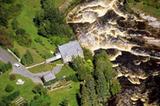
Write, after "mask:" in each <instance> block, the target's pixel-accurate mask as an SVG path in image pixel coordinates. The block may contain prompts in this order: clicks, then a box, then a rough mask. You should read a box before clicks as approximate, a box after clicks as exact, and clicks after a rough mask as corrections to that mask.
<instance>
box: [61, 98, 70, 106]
mask: <svg viewBox="0 0 160 106" xmlns="http://www.w3.org/2000/svg"><path fill="white" fill-rule="evenodd" d="M59 106H69V103H68V100H67V99H64V100H63V101H62V102H61V103H59Z"/></svg>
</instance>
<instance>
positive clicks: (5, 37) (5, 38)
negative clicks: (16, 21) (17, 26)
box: [0, 26, 13, 48]
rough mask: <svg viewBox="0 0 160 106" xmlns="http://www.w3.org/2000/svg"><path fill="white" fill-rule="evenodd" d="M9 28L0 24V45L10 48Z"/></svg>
mask: <svg viewBox="0 0 160 106" xmlns="http://www.w3.org/2000/svg"><path fill="white" fill-rule="evenodd" d="M9 32H10V31H9V30H8V29H7V28H5V27H1V26H0V45H1V46H4V47H9V48H11V47H12V46H13V42H12V41H13V39H12V38H11V37H10V34H9Z"/></svg>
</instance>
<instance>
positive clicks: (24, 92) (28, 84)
mask: <svg viewBox="0 0 160 106" xmlns="http://www.w3.org/2000/svg"><path fill="white" fill-rule="evenodd" d="M9 73H10V72H6V73H4V74H2V75H0V98H1V97H2V96H6V95H8V94H9V93H7V92H5V90H4V89H5V87H6V85H7V84H10V85H12V86H13V87H14V91H16V90H19V91H20V95H21V96H22V97H24V98H25V99H27V100H31V99H32V98H33V95H34V94H33V93H32V89H33V87H34V86H35V85H34V83H33V82H32V81H31V80H30V79H27V78H24V77H22V76H19V75H16V80H14V81H11V80H9ZM17 79H22V80H23V81H25V83H24V84H23V85H16V81H17ZM14 91H12V92H14Z"/></svg>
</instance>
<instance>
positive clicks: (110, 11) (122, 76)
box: [67, 0, 160, 106]
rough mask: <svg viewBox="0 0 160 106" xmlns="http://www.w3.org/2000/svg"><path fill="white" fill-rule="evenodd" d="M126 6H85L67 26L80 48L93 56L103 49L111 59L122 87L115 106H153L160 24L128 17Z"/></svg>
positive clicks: (98, 1) (104, 0) (100, 2)
mask: <svg viewBox="0 0 160 106" xmlns="http://www.w3.org/2000/svg"><path fill="white" fill-rule="evenodd" d="M125 3H126V2H125V0H124V1H123V0H95V1H90V2H84V3H82V4H79V5H78V6H76V7H75V8H74V9H73V10H72V11H71V12H70V13H69V14H68V16H67V22H68V23H69V24H71V25H72V26H73V29H74V31H75V33H76V36H77V38H78V40H79V42H80V43H81V45H82V46H84V47H86V48H88V49H90V50H91V51H93V52H94V51H96V50H99V49H105V50H106V51H107V53H108V54H109V55H110V60H111V61H112V62H113V67H114V68H115V70H116V71H117V72H118V75H117V78H119V80H120V82H121V84H122V87H123V90H122V92H121V93H120V94H118V95H117V96H116V97H115V102H116V103H115V105H117V106H135V105H137V106H139V104H143V105H146V106H147V105H150V106H152V105H153V106H154V105H157V104H158V103H159V100H158V98H157V97H155V98H152V101H151V100H150V99H151V96H154V93H152V92H155V91H156V90H157V88H158V87H159V86H156V84H159V85H160V82H158V81H159V77H158V76H159V71H160V27H159V25H160V22H159V21H157V20H155V19H154V18H153V17H150V16H145V15H144V14H140V15H138V14H135V13H132V14H131V13H129V12H128V11H127V10H126V8H125ZM155 78H156V81H155V80H154V79H155ZM151 80H153V82H154V81H155V82H154V84H155V85H154V84H151V82H150V81H151ZM150 84H151V85H152V87H153V88H152V89H150V87H149V86H150ZM155 89H156V90H155ZM157 92H158V91H157ZM121 95H123V96H121ZM159 99H160V98H159ZM112 106H113V104H112Z"/></svg>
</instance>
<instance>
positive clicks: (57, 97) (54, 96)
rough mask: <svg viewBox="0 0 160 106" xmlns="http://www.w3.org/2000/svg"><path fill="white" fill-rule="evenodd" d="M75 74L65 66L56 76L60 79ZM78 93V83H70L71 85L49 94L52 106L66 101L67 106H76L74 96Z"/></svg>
mask: <svg viewBox="0 0 160 106" xmlns="http://www.w3.org/2000/svg"><path fill="white" fill-rule="evenodd" d="M73 74H75V71H73V70H72V69H71V68H70V67H69V66H67V65H65V66H64V67H63V68H62V70H61V72H60V73H58V74H57V75H56V77H57V78H62V77H63V76H66V77H67V76H70V75H73ZM78 92H79V82H73V81H71V85H70V86H67V87H65V88H61V89H58V90H55V91H52V92H50V93H49V95H50V96H51V101H52V106H58V104H59V103H60V102H61V101H63V100H64V99H67V100H68V102H69V106H78V105H77V100H76V94H77V93H78Z"/></svg>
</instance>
